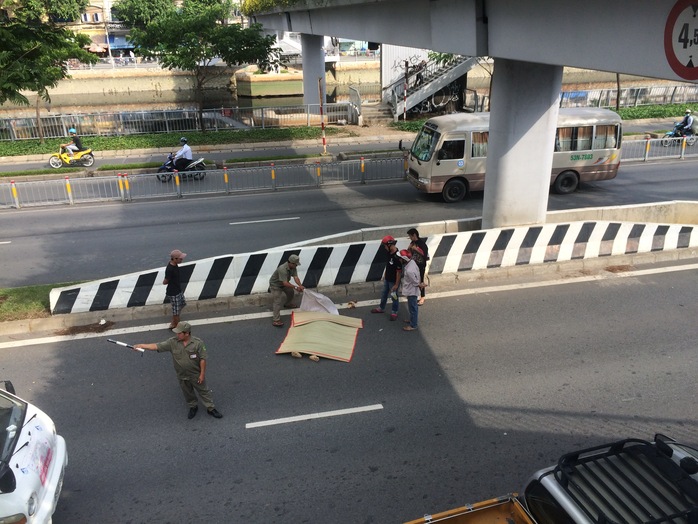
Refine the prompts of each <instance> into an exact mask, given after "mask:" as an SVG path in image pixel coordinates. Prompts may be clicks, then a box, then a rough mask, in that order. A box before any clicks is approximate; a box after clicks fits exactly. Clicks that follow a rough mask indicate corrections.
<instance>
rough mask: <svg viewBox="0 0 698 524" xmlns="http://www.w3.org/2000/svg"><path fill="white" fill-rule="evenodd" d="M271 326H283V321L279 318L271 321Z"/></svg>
mask: <svg viewBox="0 0 698 524" xmlns="http://www.w3.org/2000/svg"><path fill="white" fill-rule="evenodd" d="M271 325H272V326H276V327H283V325H284V323H283V322H282V321H281V320H275V321H274V322H272V323H271Z"/></svg>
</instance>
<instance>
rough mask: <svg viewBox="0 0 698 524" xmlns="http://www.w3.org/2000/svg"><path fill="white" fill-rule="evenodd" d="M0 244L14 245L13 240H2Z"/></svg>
mask: <svg viewBox="0 0 698 524" xmlns="http://www.w3.org/2000/svg"><path fill="white" fill-rule="evenodd" d="M0 244H12V240H2V241H0Z"/></svg>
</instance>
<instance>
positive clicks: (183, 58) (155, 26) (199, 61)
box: [116, 0, 278, 122]
mask: <svg viewBox="0 0 698 524" xmlns="http://www.w3.org/2000/svg"><path fill="white" fill-rule="evenodd" d="M138 1H139V0H121V1H120V2H119V3H118V4H116V8H117V10H118V11H119V14H120V16H121V17H122V18H124V21H126V22H127V23H128V24H129V25H130V26H132V29H131V32H130V39H131V43H132V44H133V45H134V46H135V47H136V52H137V53H138V54H140V55H143V56H154V57H157V58H158V59H159V60H160V63H161V64H162V66H163V67H165V68H167V69H181V70H184V71H191V72H192V74H193V76H194V90H195V92H196V96H197V100H198V104H199V111H200V112H201V111H202V110H203V90H204V89H205V87H206V86H207V84H208V83H210V80H211V79H212V78H214V77H216V76H218V75H221V74H226V73H227V72H226V69H225V68H224V67H217V66H215V64H216V63H217V62H218V61H222V62H223V63H225V64H228V65H242V64H257V65H259V67H260V68H261V69H262V70H266V69H268V68H270V67H271V66H272V65H275V63H277V62H278V56H277V54H276V53H275V51H274V45H275V44H276V37H275V36H273V35H265V34H264V33H263V31H262V27H261V26H260V25H259V24H253V25H252V26H250V27H248V28H243V27H242V26H241V25H240V24H230V23H228V21H227V20H228V17H230V15H231V13H232V9H233V7H232V3H231V2H230V1H229V0H223V1H220V0H184V1H183V2H182V4H181V6H180V7H176V8H175V7H170V8H167V9H165V8H162V4H161V0H150V2H149V3H147V5H148V6H150V7H151V8H152V10H151V11H147V10H146V9H145V8H142V9H141V10H140V11H138V12H137V13H136V10H135V9H132V8H131V7H129V6H130V4H132V3H137V2H138ZM144 5H145V4H144ZM134 13H135V14H134ZM228 74H229V73H228ZM202 122H203V119H202Z"/></svg>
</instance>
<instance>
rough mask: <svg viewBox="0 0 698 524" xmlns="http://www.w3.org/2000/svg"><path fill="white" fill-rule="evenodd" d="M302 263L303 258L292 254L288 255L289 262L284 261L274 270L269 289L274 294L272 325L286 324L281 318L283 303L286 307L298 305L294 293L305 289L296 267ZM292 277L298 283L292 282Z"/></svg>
mask: <svg viewBox="0 0 698 524" xmlns="http://www.w3.org/2000/svg"><path fill="white" fill-rule="evenodd" d="M300 265H301V260H300V258H299V257H298V255H291V256H290V257H288V262H284V263H283V264H281V265H280V266H279V267H278V268H276V271H274V272H273V273H272V275H271V278H270V279H269V291H271V296H272V309H273V311H274V318H273V320H272V325H274V326H276V327H281V326H283V325H284V323H283V321H282V320H281V305H282V304H283V306H284V307H285V308H296V307H298V306H296V305H294V304H293V293H294V291H298V292H300V293H302V292H303V290H304V289H305V288H304V287H303V285H302V284H301V281H300V279H299V278H298V271H297V270H296V268H297V267H298V266H300ZM291 277H293V280H294V281H295V283H296V285H295V286H294V285H293V284H291Z"/></svg>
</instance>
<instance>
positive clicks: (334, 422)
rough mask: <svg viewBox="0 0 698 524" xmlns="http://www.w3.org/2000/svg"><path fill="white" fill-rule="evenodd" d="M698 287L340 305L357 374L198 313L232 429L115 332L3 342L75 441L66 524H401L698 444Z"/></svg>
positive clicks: (259, 325) (5, 361)
mask: <svg viewBox="0 0 698 524" xmlns="http://www.w3.org/2000/svg"><path fill="white" fill-rule="evenodd" d="M114 256H115V257H117V258H118V257H119V254H118V253H115V254H114ZM684 263H685V262H684ZM647 269H651V268H647ZM695 275H696V268H695V266H691V267H690V268H688V269H684V270H682V271H675V272H669V273H658V272H652V271H650V272H648V273H647V274H641V273H638V274H626V275H625V276H624V277H623V276H620V275H618V274H615V275H609V278H608V279H605V280H594V281H584V282H581V281H580V282H575V281H573V280H572V279H568V280H566V281H565V282H564V283H562V282H559V281H558V282H557V283H556V284H555V285H550V286H545V285H543V284H550V283H546V282H540V283H535V282H530V283H529V282H527V281H521V282H511V281H508V282H506V284H507V285H508V286H509V288H507V290H502V291H497V290H496V289H494V288H493V286H496V285H497V284H496V283H487V284H483V285H486V286H488V287H486V288H483V289H476V288H471V289H469V290H464V291H465V293H464V294H462V295H459V296H452V297H450V298H437V297H436V296H434V295H432V296H430V297H429V299H428V300H427V303H426V304H425V306H423V307H421V308H420V326H419V330H418V331H417V332H413V333H405V332H403V331H402V330H401V329H400V328H401V322H389V321H388V320H387V317H385V316H382V315H371V314H370V313H369V308H370V307H371V304H370V303H363V304H361V307H359V308H357V309H353V310H343V311H342V314H345V315H351V316H356V317H361V318H363V319H364V328H363V329H361V330H360V331H359V335H358V338H357V345H356V350H355V353H354V358H353V359H352V361H351V362H349V363H343V362H336V361H330V360H325V359H323V360H321V361H320V362H319V363H313V362H311V361H309V360H308V359H307V358H305V359H302V360H297V359H293V358H291V357H290V356H288V355H275V354H274V351H275V350H276V348H277V347H278V345H279V344H280V343H281V341H282V339H283V338H284V336H285V330H277V329H273V328H272V327H271V326H270V325H269V324H270V319H269V318H268V317H265V318H262V319H244V318H232V317H231V318H227V319H217V320H218V321H220V320H225V322H222V323H207V322H206V321H204V320H200V321H199V323H197V324H195V326H194V330H195V333H194V334H195V335H198V336H201V337H202V338H203V339H204V340H205V341H206V343H207V346H208V348H209V366H208V374H207V377H208V380H209V382H210V385H211V387H212V388H213V391H214V397H215V400H216V405H217V408H218V409H219V410H220V411H221V412H222V413H223V414H224V418H223V419H221V420H215V419H213V418H212V417H207V416H206V415H205V414H204V413H203V410H200V411H199V415H197V417H196V418H195V419H193V420H187V418H186V413H187V410H186V406H185V403H184V400H183V398H182V396H181V393H180V391H179V387H178V385H177V382H176V379H175V376H174V371H173V369H172V364H171V363H170V361H169V357H168V356H167V355H164V354H156V353H152V352H149V353H148V354H146V355H145V356H144V357H140V356H138V354H135V353H131V352H129V351H127V350H124V349H122V348H119V347H117V346H114V345H112V344H107V343H106V340H105V338H106V337H107V336H112V337H113V336H114V335H109V334H105V335H104V336H99V337H96V338H89V339H85V338H74V339H70V338H66V339H59V340H55V341H52V342H47V343H44V344H37V343H32V342H27V344H28V345H23V346H19V347H10V348H7V347H5V348H3V349H0V359H1V362H2V370H3V377H2V378H10V379H12V380H13V381H14V383H15V386H16V388H17V391H18V394H19V395H21V396H24V397H25V398H27V399H28V400H30V401H32V402H34V403H36V404H38V405H39V406H40V407H41V408H42V409H44V410H45V411H46V412H47V413H49V414H50V415H51V416H52V417H53V418H54V420H55V422H56V424H57V427H58V431H59V433H61V434H62V435H63V436H64V437H65V438H66V441H67V444H68V450H69V455H70V463H69V466H68V469H67V472H66V477H65V485H64V490H63V496H62V498H61V500H60V502H59V506H58V510H57V512H56V514H55V515H54V523H56V524H61V523H67V522H88V521H89V522H100V523H104V524H108V523H117V522H118V523H122V522H132V523H139V522H163V523H164V522H194V521H198V522H220V523H224V522H225V523H228V522H246V523H269V522H274V523H291V524H295V523H299V522H310V523H324V522H356V523H393V522H402V521H405V520H408V519H412V518H417V517H419V516H421V515H423V514H424V513H430V512H436V511H439V510H444V509H447V508H451V507H454V506H458V505H463V504H464V503H466V502H473V501H476V500H479V499H484V498H490V497H492V496H495V495H500V494H504V493H507V492H510V491H516V490H519V489H521V487H522V486H523V484H524V482H525V481H526V478H527V477H528V475H530V474H531V473H532V472H534V471H535V470H537V469H539V468H542V467H544V466H547V465H549V464H552V463H554V462H555V461H556V459H557V458H558V457H559V456H560V455H561V454H562V453H564V452H566V451H571V450H574V449H579V448H581V447H586V446H591V445H596V444H601V443H603V442H607V441H611V440H614V439H619V438H624V437H629V436H636V437H643V438H647V439H650V438H651V437H652V435H653V433H654V432H656V431H661V432H664V433H667V434H669V435H672V436H674V437H676V438H678V439H680V440H681V441H683V442H685V443H687V444H691V445H694V446H695V445H696V444H698V412H696V409H695V403H696V397H695V386H694V382H695V380H694V378H695V376H696V373H698V361H697V360H696V358H695V340H696V338H697V337H698V324H696V322H695V318H696V315H697V314H698V306H697V305H696V301H695V296H696V294H697V293H698V281H697V280H696V278H695ZM516 284H519V285H518V286H516ZM476 285H477V284H472V286H476ZM512 286H514V287H513V288H512ZM539 286H540V287H539ZM402 307H403V308H404V304H403V305H402ZM403 311H404V310H403ZM118 327H120V328H124V332H121V333H119V335H118V338H120V339H122V340H124V341H127V342H132V343H136V342H149V341H156V340H159V339H163V338H165V337H167V336H169V333H168V332H167V331H164V330H162V329H160V330H155V331H146V330H147V329H149V328H148V327H147V326H146V327H134V328H133V329H132V330H128V326H126V325H124V326H118ZM363 407H373V409H371V410H370V411H365V412H353V413H351V414H346V415H343V416H332V417H325V418H315V419H311V420H302V421H298V422H294V423H278V424H274V425H269V426H265V427H257V428H250V427H248V426H247V425H248V424H250V423H255V422H262V421H275V422H279V419H283V418H286V417H293V416H302V415H308V414H317V413H326V412H329V411H333V410H339V409H352V408H363Z"/></svg>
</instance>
